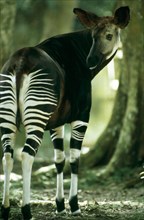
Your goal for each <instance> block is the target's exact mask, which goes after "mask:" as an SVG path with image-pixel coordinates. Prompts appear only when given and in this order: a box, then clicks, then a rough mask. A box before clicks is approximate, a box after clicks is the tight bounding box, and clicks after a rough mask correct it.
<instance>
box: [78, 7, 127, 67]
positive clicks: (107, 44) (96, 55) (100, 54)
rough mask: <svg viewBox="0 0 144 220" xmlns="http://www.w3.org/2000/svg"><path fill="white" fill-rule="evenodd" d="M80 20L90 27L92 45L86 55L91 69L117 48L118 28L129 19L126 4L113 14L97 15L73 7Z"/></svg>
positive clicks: (122, 26)
mask: <svg viewBox="0 0 144 220" xmlns="http://www.w3.org/2000/svg"><path fill="white" fill-rule="evenodd" d="M74 13H75V14H76V15H77V17H78V19H79V20H80V22H81V23H82V24H83V25H85V26H86V27H87V28H90V29H91V34H92V46H91V48H90V51H89V54H88V56H87V60H86V63H87V66H88V67H89V68H90V69H91V70H92V69H94V68H96V67H97V66H98V65H101V64H102V62H104V61H105V60H107V59H108V58H110V57H111V56H112V55H113V54H114V53H115V52H116V51H117V49H118V46H119V40H120V29H123V28H125V27H126V26H127V25H128V23H129V20H130V10H129V7H128V6H125V7H120V8H118V9H117V10H116V11H115V13H114V16H106V17H99V16H97V15H96V14H93V13H91V12H87V11H84V10H82V9H79V8H75V9H74Z"/></svg>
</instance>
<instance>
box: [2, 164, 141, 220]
mask: <svg viewBox="0 0 144 220" xmlns="http://www.w3.org/2000/svg"><path fill="white" fill-rule="evenodd" d="M98 172H99V171H97V170H88V171H86V172H84V171H82V172H80V175H79V192H78V195H79V204H80V207H81V212H82V213H81V215H78V216H72V215H71V214H70V210H69V205H68V193H69V185H70V175H69V174H67V175H65V181H64V187H65V199H66V211H67V212H66V214H63V215H57V214H55V188H56V187H55V185H56V178H55V177H56V173H55V169H54V166H53V165H51V166H49V167H46V166H45V167H43V168H42V169H39V170H38V169H37V167H34V169H33V175H32V186H31V188H32V190H31V207H32V214H33V219H34V220H40V219H42V220H47V219H49V220H50V219H53V220H54V219H59V220H66V219H76V220H77V219H84V220H85V219H96V220H143V219H144V182H143V181H142V180H139V174H138V173H137V172H139V171H137V170H134V171H131V173H128V174H127V175H123V174H122V175H121V177H120V176H114V177H109V178H107V179H105V178H101V177H98V176H97V175H96V174H97V173H98ZM124 172H128V170H125V171H124ZM20 173H21V168H20V169H19V167H18V168H17V170H14V173H13V174H12V181H11V190H10V197H11V214H10V218H9V219H10V220H20V219H22V216H21V210H20V206H21V198H22V178H21V175H20ZM126 176H127V177H126ZM2 179H3V176H2V175H1V179H0V187H2ZM1 189H2V188H1ZM0 191H1V190H0ZM1 200H2V193H1V192H0V202H1Z"/></svg>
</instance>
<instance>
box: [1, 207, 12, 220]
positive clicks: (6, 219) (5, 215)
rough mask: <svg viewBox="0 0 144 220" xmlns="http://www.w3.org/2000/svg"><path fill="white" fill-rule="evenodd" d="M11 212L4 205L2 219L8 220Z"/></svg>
mask: <svg viewBox="0 0 144 220" xmlns="http://www.w3.org/2000/svg"><path fill="white" fill-rule="evenodd" d="M9 212H10V207H7V208H5V207H4V206H3V205H2V206H1V217H2V219H3V220H8V218H9Z"/></svg>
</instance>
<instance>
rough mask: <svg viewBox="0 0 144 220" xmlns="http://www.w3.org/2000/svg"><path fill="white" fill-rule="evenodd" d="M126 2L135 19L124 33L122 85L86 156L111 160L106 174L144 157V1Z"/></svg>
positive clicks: (90, 160) (92, 163) (94, 162)
mask: <svg viewBox="0 0 144 220" xmlns="http://www.w3.org/2000/svg"><path fill="white" fill-rule="evenodd" d="M123 3H124V5H129V6H130V8H131V22H130V24H129V25H128V27H127V30H125V31H123V32H124V34H123V35H122V36H123V38H122V43H123V54H124V58H123V60H122V65H121V70H122V71H121V76H120V85H119V89H118V91H117V95H116V98H115V104H114V108H113V112H112V116H111V119H110V121H109V123H108V125H107V127H106V129H105V131H104V132H103V134H102V135H101V136H100V138H99V139H98V141H97V143H96V145H95V147H94V148H93V149H92V150H90V152H89V153H88V154H87V155H86V158H87V159H86V158H85V162H86V164H87V166H95V165H99V164H105V163H108V165H107V166H106V169H105V175H106V174H107V175H109V174H111V173H113V172H114V171H115V170H117V169H121V168H123V167H125V166H132V165H136V164H138V163H139V162H142V161H143V160H144V150H143V149H144V146H143V144H144V117H143V112H144V86H143V85H144V68H143V60H142V57H143V48H142V47H143V46H144V41H143V39H144V36H143V35H144V34H143V31H142V29H143V10H144V7H143V6H144V2H143V1H142V0H139V1H128V0H124V1H123Z"/></svg>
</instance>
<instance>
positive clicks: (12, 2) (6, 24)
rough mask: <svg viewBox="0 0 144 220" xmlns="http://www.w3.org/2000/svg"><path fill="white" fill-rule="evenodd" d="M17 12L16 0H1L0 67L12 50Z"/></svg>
mask: <svg viewBox="0 0 144 220" xmlns="http://www.w3.org/2000/svg"><path fill="white" fill-rule="evenodd" d="M15 13H16V0H5V1H0V38H1V40H0V48H1V49H0V50H1V51H0V54H1V55H0V68H1V67H2V65H3V64H4V62H5V61H6V59H7V58H8V57H9V55H10V52H11V46H12V43H13V31H14V30H13V28H14V21H15Z"/></svg>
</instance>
